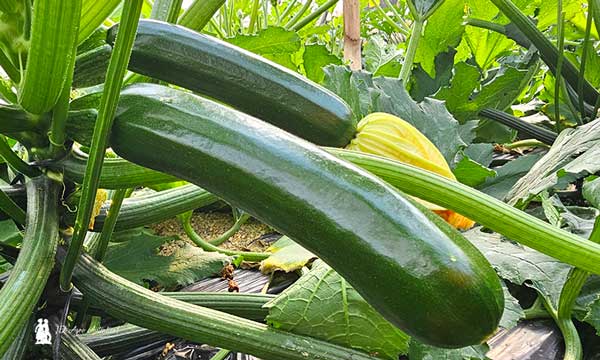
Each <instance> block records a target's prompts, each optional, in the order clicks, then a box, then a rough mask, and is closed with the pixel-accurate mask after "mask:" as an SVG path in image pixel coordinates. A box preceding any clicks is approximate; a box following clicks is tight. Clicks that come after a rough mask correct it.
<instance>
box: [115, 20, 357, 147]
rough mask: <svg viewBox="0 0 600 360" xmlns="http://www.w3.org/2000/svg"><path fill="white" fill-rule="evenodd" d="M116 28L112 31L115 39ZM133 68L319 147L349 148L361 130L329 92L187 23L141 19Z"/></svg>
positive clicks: (344, 106)
mask: <svg viewBox="0 0 600 360" xmlns="http://www.w3.org/2000/svg"><path fill="white" fill-rule="evenodd" d="M116 29H117V28H116V27H113V28H111V29H110V30H109V34H108V42H109V43H112V42H113V41H114V39H115V37H116V34H115V33H116ZM129 69H130V70H132V71H135V72H137V73H140V74H143V75H147V76H150V77H152V78H155V79H159V80H163V81H166V82H168V83H171V84H174V85H178V86H181V87H184V88H187V89H190V90H193V91H197V92H198V93H201V94H203V95H207V96H210V97H212V98H215V99H217V100H219V101H222V102H224V103H227V104H229V105H231V106H233V107H235V108H237V109H239V110H241V111H243V112H245V113H247V114H251V115H253V116H256V117H258V118H260V119H262V120H264V121H267V122H270V123H272V124H274V125H276V126H278V127H280V128H282V129H284V130H286V131H288V132H291V133H293V134H295V135H297V136H300V137H302V138H304V139H307V140H309V141H311V142H314V143H316V144H319V145H327V146H345V145H346V144H348V143H349V142H350V140H351V139H352V137H354V134H355V132H356V124H355V120H354V118H353V116H352V111H351V110H350V108H349V107H348V105H346V103H345V102H344V101H343V100H342V99H340V98H339V97H337V96H336V95H335V94H333V93H332V92H330V91H329V90H327V89H325V88H323V87H321V86H320V85H318V84H316V83H313V82H312V81H310V80H308V79H306V78H304V77H302V76H301V75H299V74H297V73H295V72H293V71H291V70H289V69H286V68H284V67H283V66H280V65H278V64H275V63H273V62H271V61H269V60H266V59H264V58H262V57H260V56H258V55H256V54H253V53H251V52H249V51H246V50H244V49H241V48H238V47H236V46H233V45H231V44H229V43H227V42H224V41H221V40H218V39H216V38H213V37H210V36H208V35H204V34H199V33H197V32H194V31H192V30H189V29H186V28H184V27H181V26H177V25H172V24H168V23H164V22H160V21H155V20H141V21H140V23H139V26H138V30H137V37H136V40H135V43H134V45H133V51H132V53H131V59H130V61H129Z"/></svg>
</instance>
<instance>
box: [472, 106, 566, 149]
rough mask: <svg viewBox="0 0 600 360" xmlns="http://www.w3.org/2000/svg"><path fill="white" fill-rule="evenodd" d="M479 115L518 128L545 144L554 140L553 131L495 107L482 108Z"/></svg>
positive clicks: (550, 143) (554, 134)
mask: <svg viewBox="0 0 600 360" xmlns="http://www.w3.org/2000/svg"><path fill="white" fill-rule="evenodd" d="M479 116H483V117H485V118H488V119H491V120H494V121H497V122H499V123H501V124H503V125H506V126H508V127H510V128H512V129H515V130H518V131H520V132H522V133H523V134H525V135H526V136H531V137H532V138H534V139H537V140H539V141H541V142H543V143H545V144H548V145H552V144H553V143H554V141H556V137H557V136H558V135H556V133H555V132H552V131H550V130H547V129H544V128H542V127H540V126H537V125H533V124H529V123H527V122H525V121H523V120H521V119H519V118H518V117H515V116H512V115H509V114H507V113H505V112H504V111H501V110H497V109H483V110H481V111H480V112H479Z"/></svg>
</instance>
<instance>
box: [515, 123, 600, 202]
mask: <svg viewBox="0 0 600 360" xmlns="http://www.w3.org/2000/svg"><path fill="white" fill-rule="evenodd" d="M599 170H600V119H597V120H595V121H593V122H591V123H588V124H586V125H583V126H580V127H578V128H576V129H566V130H564V131H563V132H561V133H560V135H559V136H558V138H557V139H556V141H555V143H554V145H552V148H551V149H550V150H549V151H548V153H547V154H546V155H544V157H543V158H542V159H541V160H540V161H538V162H537V163H536V164H535V165H534V166H533V167H532V168H531V169H530V171H529V172H528V173H527V175H525V176H523V178H521V179H520V180H519V181H518V182H517V183H516V184H515V185H514V186H513V188H512V189H511V191H510V193H509V194H508V195H507V199H508V201H509V203H511V204H517V203H519V202H521V201H525V202H526V201H528V200H529V199H531V198H532V197H533V196H535V195H537V194H539V193H541V192H542V191H544V190H548V189H550V188H552V187H555V186H557V187H564V186H566V185H567V184H569V183H570V182H572V181H575V180H576V179H579V178H581V177H584V176H586V175H589V174H593V173H595V172H596V171H599Z"/></svg>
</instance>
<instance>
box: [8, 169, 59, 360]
mask: <svg viewBox="0 0 600 360" xmlns="http://www.w3.org/2000/svg"><path fill="white" fill-rule="evenodd" d="M60 189H61V184H59V183H57V182H54V181H53V180H51V179H49V178H47V177H45V176H39V177H37V178H35V179H31V180H29V182H28V183H27V209H28V211H27V225H28V226H27V229H26V231H25V235H24V236H23V244H22V246H21V250H20V252H19V257H18V258H17V262H16V263H15V266H14V267H13V268H12V269H11V272H10V277H9V278H8V281H7V282H6V283H5V284H4V286H3V287H2V289H1V290H0V357H2V355H4V353H5V352H6V351H7V350H8V348H9V347H10V345H11V343H12V342H13V340H14V339H15V338H16V337H17V336H18V335H19V333H20V331H21V329H22V327H23V326H25V324H26V323H27V322H28V321H29V318H30V316H31V313H32V312H33V311H34V309H35V306H36V304H37V302H38V299H39V297H40V295H41V294H42V291H43V290H44V287H45V286H46V281H47V280H48V277H49V276H50V272H51V271H52V268H53V267H54V256H55V253H56V247H57V244H58V194H59V190H60Z"/></svg>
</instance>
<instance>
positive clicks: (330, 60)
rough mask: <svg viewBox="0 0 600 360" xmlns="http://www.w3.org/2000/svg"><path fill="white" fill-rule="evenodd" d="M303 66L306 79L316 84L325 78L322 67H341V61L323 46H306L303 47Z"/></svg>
mask: <svg viewBox="0 0 600 360" xmlns="http://www.w3.org/2000/svg"><path fill="white" fill-rule="evenodd" d="M303 64H304V71H305V73H306V77H307V78H309V79H311V80H312V81H314V82H316V83H320V82H322V81H323V79H324V78H325V73H324V72H323V67H325V66H327V65H330V64H335V65H341V64H342V60H340V58H338V57H337V56H335V55H333V54H332V53H331V52H329V50H328V49H327V47H326V46H325V45H317V44H314V45H306V46H305V47H304V55H303Z"/></svg>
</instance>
